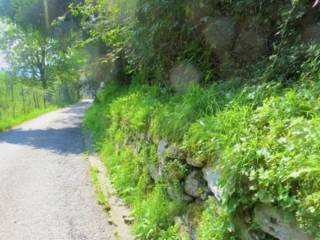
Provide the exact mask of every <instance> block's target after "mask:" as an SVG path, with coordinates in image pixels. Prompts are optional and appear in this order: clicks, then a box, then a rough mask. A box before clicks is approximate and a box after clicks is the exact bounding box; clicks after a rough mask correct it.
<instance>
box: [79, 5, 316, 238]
mask: <svg viewBox="0 0 320 240" xmlns="http://www.w3.org/2000/svg"><path fill="white" fill-rule="evenodd" d="M130 4H133V3H132V2H131V1H130ZM130 4H125V3H123V2H122V1H116V2H113V3H111V2H109V1H97V2H96V4H94V3H93V2H91V1H86V2H85V4H83V5H79V6H77V7H76V8H74V14H75V15H77V16H79V15H80V16H86V17H83V18H82V21H81V24H82V25H84V24H86V27H87V29H89V31H88V38H87V41H88V42H94V41H101V42H105V43H106V45H107V46H108V47H109V48H105V49H104V50H105V59H104V60H105V62H108V60H111V62H112V61H114V62H116V63H118V64H120V70H119V69H118V73H119V72H120V73H122V74H121V75H109V74H108V70H107V71H106V72H105V74H106V76H105V79H108V80H109V81H110V76H112V77H113V78H112V79H113V83H111V82H109V83H108V85H107V86H106V87H105V89H104V90H102V91H101V92H100V93H99V94H98V96H97V99H96V101H95V104H94V105H93V107H92V108H91V109H90V110H89V111H88V113H87V116H86V120H85V126H86V127H87V128H90V129H91V130H92V132H93V136H94V138H95V141H96V146H97V149H98V150H99V152H100V154H101V156H102V158H103V159H104V161H105V164H106V166H107V168H108V170H109V172H110V175H111V178H112V181H113V183H114V185H115V187H116V189H117V190H118V192H119V194H120V195H121V196H122V197H124V198H125V199H126V200H127V202H128V203H129V204H130V205H131V206H132V208H133V210H134V217H135V222H134V231H135V233H136V235H137V238H138V239H189V237H190V235H189V234H188V233H185V234H184V233H182V232H183V231H182V229H183V227H182V225H183V223H182V222H183V221H184V219H185V218H187V219H188V221H189V222H188V224H189V225H191V228H192V230H193V232H194V234H196V236H197V239H214V240H222V239H226V240H230V239H239V238H242V239H243V232H242V231H243V225H245V226H246V227H247V228H248V229H249V232H250V234H253V235H254V236H256V238H257V237H258V238H259V239H275V238H274V237H275V236H271V235H269V234H266V233H264V232H262V231H261V226H259V225H258V224H257V223H256V222H255V219H254V209H255V207H256V206H259V205H260V204H269V205H272V206H274V207H276V208H277V209H282V210H285V211H286V212H287V213H289V215H291V217H292V218H291V220H288V221H289V222H290V221H293V222H295V221H296V222H297V223H298V225H299V227H300V228H302V229H304V231H305V232H307V233H309V234H311V235H313V236H314V239H320V235H319V227H320V225H319V224H320V218H319V212H320V209H319V204H318V202H319V199H318V197H319V194H318V193H319V190H320V185H319V183H318V180H317V179H318V178H319V167H318V166H317V165H318V162H319V161H318V158H319V148H318V140H319V136H318V130H317V125H319V117H320V116H319V111H318V105H319V103H318V101H319V93H320V92H319V68H318V66H319V63H320V62H319V47H318V42H319V39H318V38H317V37H316V36H315V35H313V34H312V33H310V29H309V28H313V27H314V24H316V23H317V22H318V21H319V19H318V15H317V11H318V8H317V7H316V5H315V7H313V8H312V4H313V2H312V3H310V2H308V1H272V3H267V2H265V1H228V2H225V1H197V2H194V1H188V0H186V1H167V2H165V1H150V0H148V1H144V0H141V1H136V2H135V5H134V4H133V6H134V8H133V10H132V6H131V5H130ZM105 6H109V8H105ZM91 14H96V15H97V16H98V17H97V18H96V20H95V21H90V20H89V21H88V16H90V15H91ZM106 22H107V23H108V24H106V25H105V23H106ZM102 29H103V31H101V30H102ZM313 30H314V32H317V31H318V30H315V29H313ZM117 66H118V68H119V65H117ZM163 145H166V146H165V150H164V153H163V154H161V148H162V147H161V146H163ZM172 149H174V153H172V151H173V150H172ZM159 152H160V153H159ZM190 159H191V160H190ZM190 162H192V163H191V164H190ZM204 168H210V169H212V170H213V171H216V170H218V171H219V172H220V174H221V175H220V177H219V183H218V185H219V188H220V189H223V194H222V202H219V200H217V199H216V198H215V197H213V195H214V194H212V192H211V193H208V189H207V187H206V182H204V183H201V180H199V181H200V182H199V186H198V192H197V193H195V195H197V197H194V196H193V198H191V199H190V197H189V198H188V197H187V196H186V194H185V191H186V189H185V185H186V184H187V181H188V178H189V176H190V174H191V175H192V173H193V172H197V173H198V174H200V175H202V173H201V171H199V169H200V170H201V169H203V170H204ZM202 184H204V185H202ZM239 219H240V220H241V221H245V222H244V223H243V222H241V223H240V224H239ZM243 219H244V220H243ZM188 224H187V225H188ZM184 226H185V225H184ZM256 238H252V239H256Z"/></svg>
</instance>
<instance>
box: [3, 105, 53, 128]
mask: <svg viewBox="0 0 320 240" xmlns="http://www.w3.org/2000/svg"><path fill="white" fill-rule="evenodd" d="M57 108H58V107H56V106H50V107H47V108H42V109H35V110H33V111H31V112H29V113H26V114H19V115H17V116H16V117H8V118H5V119H0V132H1V131H4V130H7V129H9V128H12V127H14V126H17V125H19V124H20V123H23V122H25V121H27V120H30V119H33V118H35V117H37V116H40V115H42V114H44V113H47V112H50V111H53V110H56V109H57Z"/></svg>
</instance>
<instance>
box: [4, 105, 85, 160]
mask: <svg viewBox="0 0 320 240" xmlns="http://www.w3.org/2000/svg"><path fill="white" fill-rule="evenodd" d="M89 105H90V104H89V103H87V102H83V103H79V104H76V105H73V106H71V107H69V108H65V109H63V110H62V111H60V112H59V114H61V117H55V116H54V114H55V113H51V114H52V115H50V114H49V115H48V116H46V117H45V119H43V121H44V126H40V127H39V128H37V124H40V125H41V123H42V122H40V123H39V121H34V123H33V121H32V122H29V123H28V125H30V124H31V125H35V126H32V127H31V128H29V129H28V128H27V129H26V128H24V125H22V126H21V128H18V129H13V130H10V131H8V132H4V133H1V134H0V145H1V144H3V143H9V144H14V145H24V146H26V145H27V146H31V147H33V148H36V149H47V150H50V151H54V152H56V153H59V154H80V153H82V152H83V146H82V140H81V121H82V118H83V114H84V111H85V110H86V108H87V107H88V106H89ZM59 116H60V115H59Z"/></svg>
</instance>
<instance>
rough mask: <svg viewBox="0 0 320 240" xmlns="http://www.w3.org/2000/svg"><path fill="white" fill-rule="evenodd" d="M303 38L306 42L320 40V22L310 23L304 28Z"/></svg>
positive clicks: (317, 41)
mask: <svg viewBox="0 0 320 240" xmlns="http://www.w3.org/2000/svg"><path fill="white" fill-rule="evenodd" d="M302 40H303V41H304V42H307V43H309V42H314V43H319V42H320V23H316V24H312V25H308V26H306V27H305V28H304V30H303V34H302Z"/></svg>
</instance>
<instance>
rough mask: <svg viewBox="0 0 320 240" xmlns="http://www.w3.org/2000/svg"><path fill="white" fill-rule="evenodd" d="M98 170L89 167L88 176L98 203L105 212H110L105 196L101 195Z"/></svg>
mask: <svg viewBox="0 0 320 240" xmlns="http://www.w3.org/2000/svg"><path fill="white" fill-rule="evenodd" d="M99 173H100V171H99V169H98V168H97V167H96V166H91V168H90V176H91V181H92V184H93V185H94V188H95V190H96V194H97V199H98V203H99V204H100V205H101V206H103V208H104V209H105V210H106V211H109V210H110V205H109V201H108V198H107V196H105V194H104V193H103V190H102V186H101V183H100V181H99Z"/></svg>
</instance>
